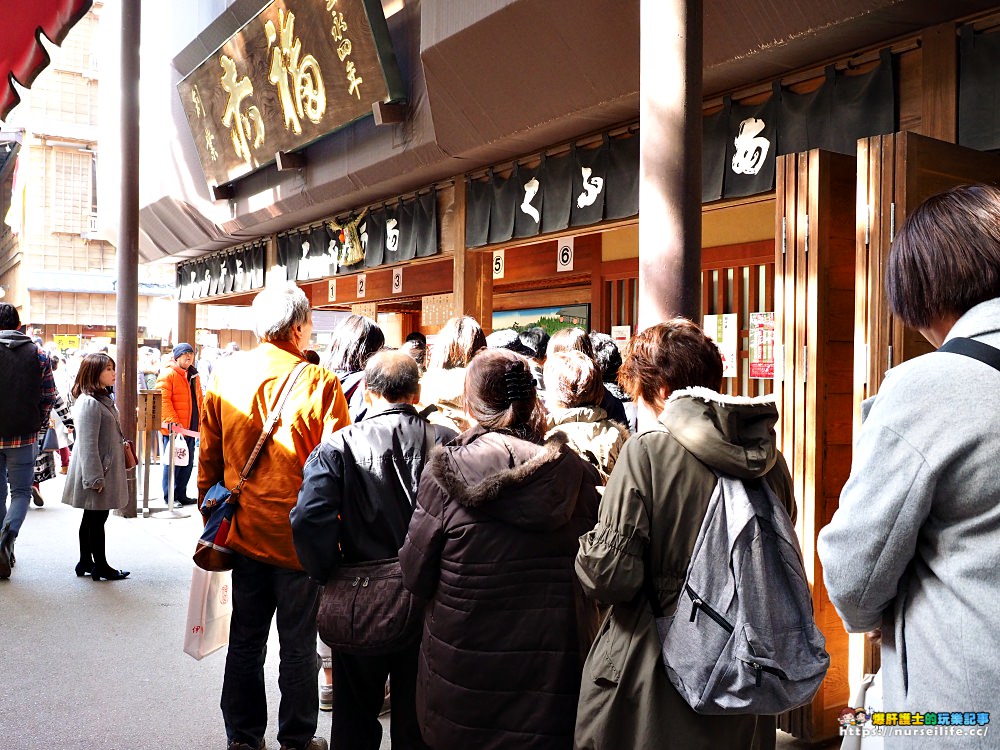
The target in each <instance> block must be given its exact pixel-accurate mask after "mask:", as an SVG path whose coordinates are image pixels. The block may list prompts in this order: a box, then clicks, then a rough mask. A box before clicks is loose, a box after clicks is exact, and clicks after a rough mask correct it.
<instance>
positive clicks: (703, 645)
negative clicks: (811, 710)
mask: <svg viewBox="0 0 1000 750" xmlns="http://www.w3.org/2000/svg"><path fill="white" fill-rule="evenodd" d="M647 581H648V578H647ZM647 596H649V598H650V603H651V605H652V608H653V614H654V615H655V616H656V629H657V631H658V632H659V635H660V643H661V646H662V655H663V664H664V666H665V667H666V670H667V676H668V677H669V678H670V682H671V683H672V684H673V685H674V687H675V688H677V691H678V692H679V693H680V694H681V696H682V697H683V698H684V700H685V701H687V703H688V705H690V706H691V708H693V709H694V710H695V711H697V712H698V713H702V714H778V713H781V712H783V711H788V710H790V709H793V708H796V707H797V706H801V705H803V704H805V703H808V702H809V701H810V700H811V699H812V697H813V696H814V695H815V694H816V691H817V690H818V689H819V686H820V683H822V681H823V677H824V676H825V675H826V670H827V669H828V668H829V666H830V656H829V654H827V652H826V649H825V644H826V641H825V639H824V638H823V634H822V633H821V632H820V631H819V628H817V627H816V622H815V620H814V618H813V605H812V595H811V593H810V591H809V585H808V583H807V582H806V577H805V570H804V568H803V565H802V554H801V552H800V551H799V545H798V541H797V539H796V537H795V530H794V529H793V527H792V523H791V520H790V519H789V518H788V514H787V513H786V512H785V509H784V507H783V506H782V504H781V503H780V501H779V500H778V498H777V497H775V495H774V492H773V491H772V490H771V488H770V486H768V484H767V482H766V481H764V480H759V481H752V480H751V481H749V482H747V483H744V482H742V481H740V480H739V479H735V478H733V477H730V476H725V475H720V476H719V481H718V482H717V483H716V487H715V491H714V492H713V493H712V499H711V500H710V501H709V504H708V512H707V513H706V514H705V520H704V521H703V522H702V525H701V530H700V531H699V532H698V538H697V540H696V542H695V545H694V552H693V553H692V555H691V562H690V563H689V565H688V570H687V576H686V578H685V580H684V587H683V589H682V590H681V592H680V595H679V597H678V599H677V609H676V610H675V612H674V614H673V615H672V616H670V617H663V612H662V610H661V609H660V607H659V602H658V601H657V599H656V597H655V596H653V595H652V591H651V587H650V585H649V584H648V583H647Z"/></svg>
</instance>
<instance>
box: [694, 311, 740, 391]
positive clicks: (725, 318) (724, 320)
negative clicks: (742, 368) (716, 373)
mask: <svg viewBox="0 0 1000 750" xmlns="http://www.w3.org/2000/svg"><path fill="white" fill-rule="evenodd" d="M702 328H703V329H704V331H705V335H706V336H708V337H709V338H710V339H712V341H714V342H715V345H716V346H717V347H719V352H720V353H721V354H722V377H724V378H735V377H736V368H737V367H738V366H739V362H738V359H737V357H738V351H739V337H740V327H739V322H738V321H737V319H736V313H727V314H726V315H706V316H705V322H704V324H703V325H702Z"/></svg>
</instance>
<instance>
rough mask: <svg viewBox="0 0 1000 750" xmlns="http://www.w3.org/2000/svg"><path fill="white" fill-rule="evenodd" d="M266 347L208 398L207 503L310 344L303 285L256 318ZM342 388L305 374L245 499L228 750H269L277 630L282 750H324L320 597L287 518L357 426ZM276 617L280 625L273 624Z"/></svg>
mask: <svg viewBox="0 0 1000 750" xmlns="http://www.w3.org/2000/svg"><path fill="white" fill-rule="evenodd" d="M250 311H251V314H252V316H253V321H254V332H255V333H256V334H257V338H258V339H259V340H260V345H259V346H258V347H257V348H256V349H253V350H252V351H249V352H240V353H237V354H233V355H232V356H231V357H227V358H225V359H224V360H222V361H220V362H219V364H218V365H217V366H216V370H215V372H214V374H213V380H212V385H211V386H209V389H208V392H207V393H206V394H205V410H204V419H203V422H202V430H201V460H200V462H199V466H198V494H199V496H201V497H204V495H205V492H206V491H208V489H209V488H210V487H212V485H214V484H215V483H216V482H224V483H225V485H226V487H230V488H232V487H235V486H236V485H237V484H238V483H239V479H240V471H241V470H242V469H243V466H244V464H245V463H246V460H247V457H248V456H249V455H250V454H251V452H252V451H253V449H254V447H255V446H256V444H257V440H258V439H259V437H260V435H261V428H262V427H263V426H264V422H265V420H266V419H267V414H268V412H269V411H270V409H271V408H274V407H275V406H276V402H277V399H278V396H279V394H280V393H281V390H282V387H283V386H284V384H285V382H286V381H287V380H288V378H289V377H291V373H292V371H293V370H294V369H295V367H296V366H297V365H298V364H299V363H301V362H302V361H303V359H304V355H303V352H304V351H305V350H306V349H308V348H309V341H310V338H311V335H312V310H311V308H310V305H309V299H308V298H307V297H306V295H305V293H304V292H303V291H302V290H301V289H299V288H298V287H297V286H296V285H295V284H294V283H292V282H286V283H279V284H274V285H272V286H269V287H267V288H266V289H264V290H263V291H262V292H260V293H259V294H258V295H257V296H256V297H255V298H254V301H253V304H252V305H251V307H250ZM350 422H351V418H350V414H349V413H348V410H347V400H346V399H345V398H344V392H343V391H342V390H341V387H340V381H338V380H337V377H336V376H335V375H334V374H333V373H331V372H330V371H329V370H327V369H325V368H323V367H319V366H317V365H307V366H306V368H305V369H304V370H302V372H301V374H300V375H299V377H298V379H297V380H295V381H294V384H293V385H292V387H291V390H290V391H289V393H288V397H287V399H286V400H285V402H284V405H283V407H282V411H281V418H280V419H279V420H278V422H277V424H276V426H275V428H274V432H272V433H271V435H270V437H269V438H268V439H267V440H266V441H265V442H264V444H263V447H262V448H261V450H260V453H259V454H258V456H257V461H256V463H255V464H254V466H253V471H252V472H251V474H250V477H249V479H248V480H247V482H246V484H245V485H243V490H242V492H241V493H240V496H239V503H238V504H237V506H236V513H235V515H234V516H233V522H232V527H231V528H230V530H229V537H228V539H227V543H228V544H229V547H230V548H231V549H232V550H233V552H234V553H235V554H234V555H233V557H234V558H235V559H234V560H233V617H232V624H231V626H230V631H229V653H228V654H227V656H226V670H225V676H224V677H223V681H222V700H221V707H222V716H223V720H224V722H225V726H226V740H227V742H228V743H229V745H228V748H229V750H261V748H263V747H264V734H265V732H266V731H267V703H266V700H265V697H266V696H265V689H264V655H265V652H266V650H267V634H268V632H269V631H270V629H271V621H272V620H274V619H276V620H277V629H278V643H279V645H280V649H279V650H280V655H279V665H278V674H279V677H278V688H279V689H280V691H281V705H280V706H279V708H278V743H279V744H280V746H281V748H283V750H327V743H326V740H325V739H323V738H322V737H316V736H315V734H316V722H317V717H318V713H319V695H318V693H317V690H316V676H317V674H318V673H319V666H320V662H319V658H318V657H317V655H316V612H317V610H318V609H319V591H320V589H319V585H318V584H317V583H316V582H315V581H313V580H311V579H310V578H309V576H308V575H306V572H305V571H304V570H303V569H302V564H301V563H300V562H299V558H298V555H297V554H296V553H295V547H294V545H293V542H292V525H291V521H290V520H289V518H288V514H289V513H290V512H291V510H292V508H293V507H294V506H295V501H296V500H297V499H298V495H299V489H300V488H301V486H302V467H303V465H304V464H305V462H306V459H307V458H309V454H310V453H312V450H313V448H315V447H316V446H317V445H319V443H320V441H321V440H322V439H323V435H324V434H327V433H332V432H334V431H335V430H339V429H340V428H342V427H344V426H346V425H348V424H350ZM275 616H276V617H275Z"/></svg>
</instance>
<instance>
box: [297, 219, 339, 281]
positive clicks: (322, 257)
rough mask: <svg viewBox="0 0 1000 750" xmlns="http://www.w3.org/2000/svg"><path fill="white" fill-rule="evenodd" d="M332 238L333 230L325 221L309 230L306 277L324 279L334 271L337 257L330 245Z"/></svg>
mask: <svg viewBox="0 0 1000 750" xmlns="http://www.w3.org/2000/svg"><path fill="white" fill-rule="evenodd" d="M332 239H333V237H332V232H331V231H330V229H329V227H327V225H326V224H325V223H324V224H321V225H320V226H318V227H314V228H313V229H312V230H311V231H310V232H309V252H308V253H307V254H306V258H307V260H308V263H307V264H306V265H307V272H306V276H305V277H304V278H309V279H322V278H324V277H325V276H329V275H330V274H332V273H333V269H334V267H335V259H334V257H333V252H332V250H331V247H330V245H331V240H332ZM300 275H301V274H300Z"/></svg>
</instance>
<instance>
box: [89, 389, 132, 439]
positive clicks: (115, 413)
mask: <svg viewBox="0 0 1000 750" xmlns="http://www.w3.org/2000/svg"><path fill="white" fill-rule="evenodd" d="M94 400H95V401H97V403H99V404H101V406H103V407H104V408H105V409H107V410H108V411H109V412H111V416H112V417H113V418H114V420H115V426H116V427H117V428H118V434H119V435H121V438H122V442H123V443H124V442H125V433H124V432H122V423H121V421H120V420H119V419H118V410H117V409H112V408H111V407H110V406H108V405H107V404H104V403H102V402H101V400H100V399H99V398H96V397H95V398H94Z"/></svg>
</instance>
